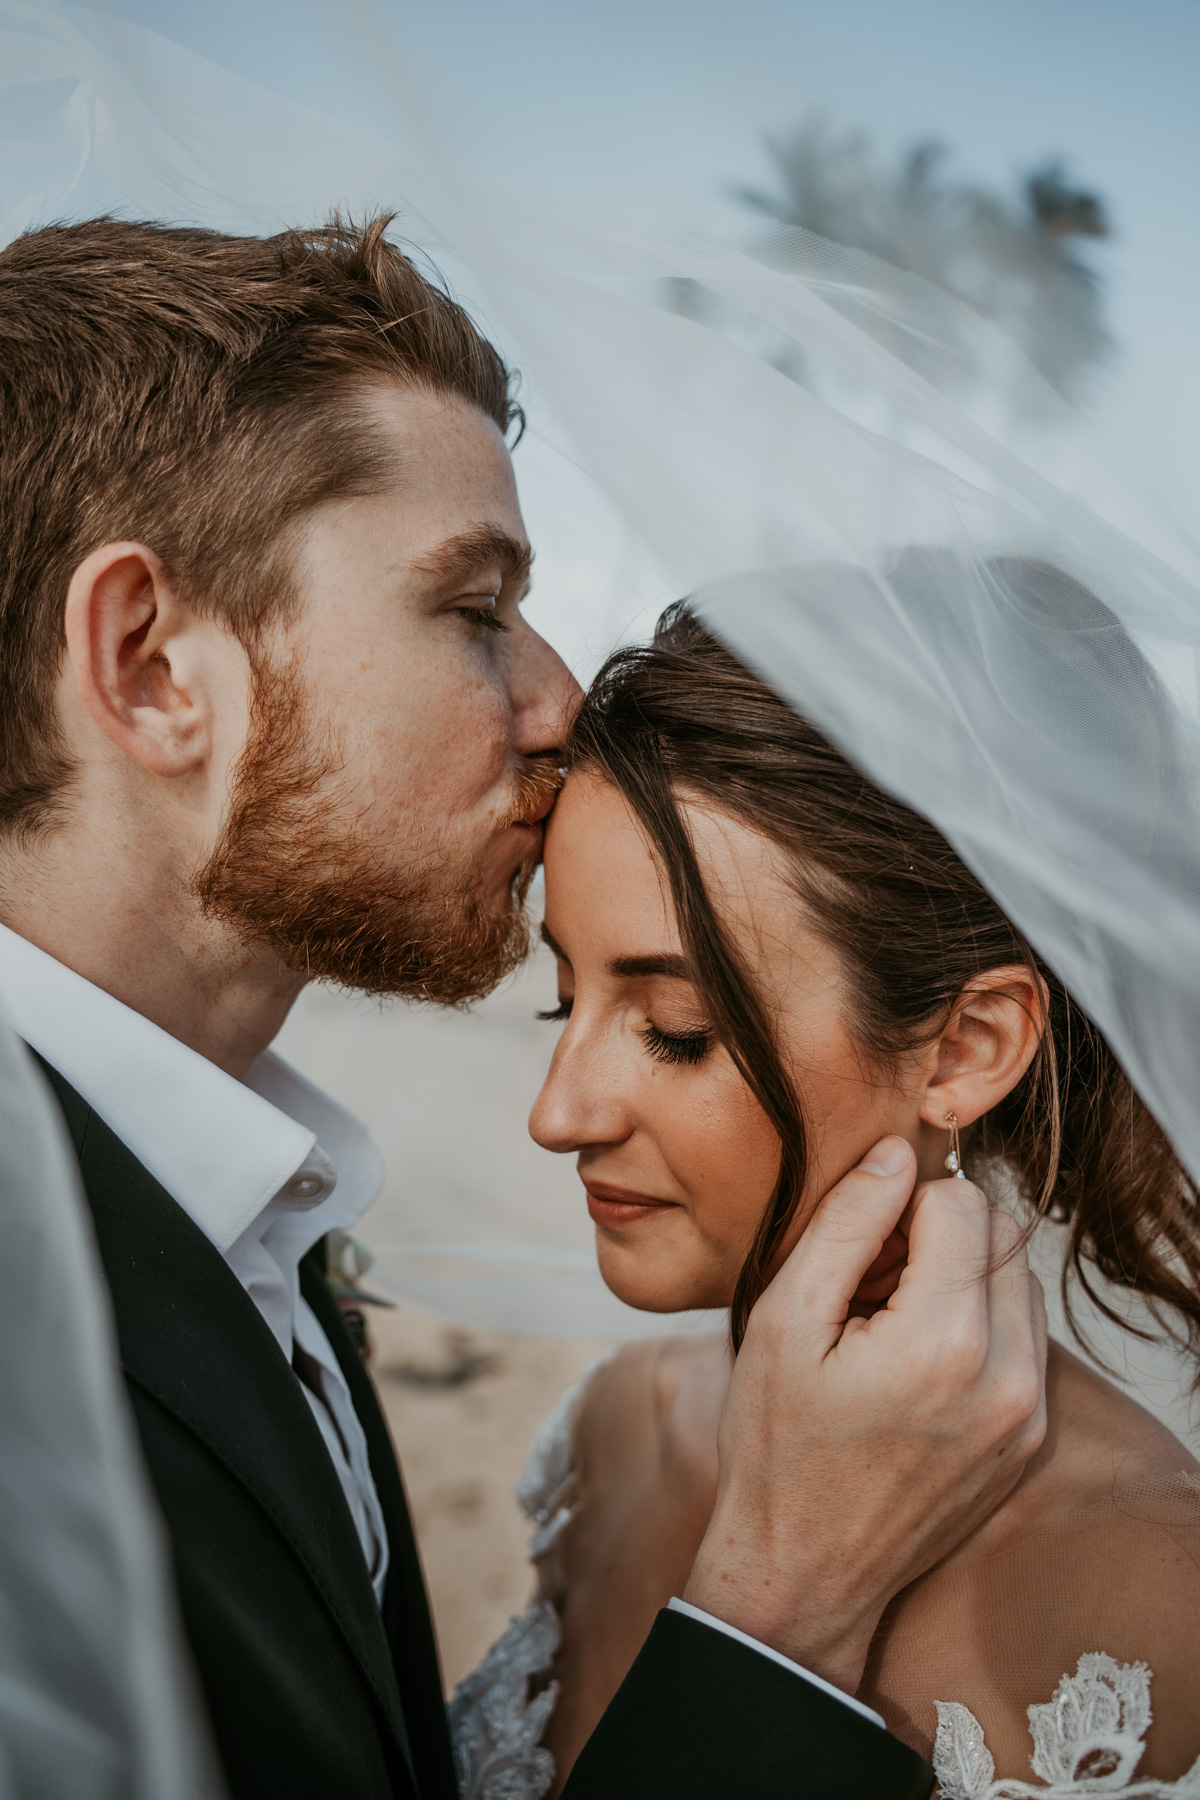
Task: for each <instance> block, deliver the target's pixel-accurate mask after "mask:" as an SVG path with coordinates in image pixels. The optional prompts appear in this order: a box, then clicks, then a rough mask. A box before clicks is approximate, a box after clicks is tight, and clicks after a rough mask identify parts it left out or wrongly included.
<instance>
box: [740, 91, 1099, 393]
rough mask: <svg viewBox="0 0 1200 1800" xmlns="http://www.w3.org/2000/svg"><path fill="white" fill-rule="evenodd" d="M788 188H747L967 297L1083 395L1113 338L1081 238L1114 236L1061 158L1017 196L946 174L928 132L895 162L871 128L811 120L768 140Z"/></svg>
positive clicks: (1050, 373) (790, 221)
mask: <svg viewBox="0 0 1200 1800" xmlns="http://www.w3.org/2000/svg"><path fill="white" fill-rule="evenodd" d="M767 146H768V149H769V151H770V154H771V158H772V161H773V162H774V164H775V171H776V175H777V181H778V185H777V186H776V187H775V188H773V189H764V188H741V189H739V190H738V191H737V197H738V198H739V199H741V200H742V201H743V202H744V203H745V204H746V205H747V206H750V207H752V208H754V210H755V211H757V212H760V213H764V214H766V215H767V216H768V217H769V218H771V219H774V220H777V221H779V222H780V223H782V224H785V225H793V226H799V227H801V228H802V229H803V230H805V231H811V232H816V233H818V234H819V235H820V236H822V237H827V238H832V239H833V240H834V241H835V242H836V243H840V244H846V245H850V246H851V247H853V248H855V249H859V250H864V251H867V252H869V253H870V254H871V255H873V256H877V257H880V258H881V259H882V260H883V261H885V262H888V263H891V264H893V265H894V266H896V267H898V268H901V269H904V270H907V271H908V272H909V273H911V274H915V275H920V276H923V277H925V278H926V279H927V280H929V281H931V282H934V283H935V284H936V285H937V286H938V287H941V288H945V289H947V290H948V291H949V292H951V293H953V294H956V295H958V296H959V297H960V298H961V299H963V300H965V301H966V302H967V303H968V304H969V305H971V306H972V307H974V308H975V309H976V310H977V311H978V312H980V313H982V314H983V315H984V316H985V317H986V318H989V319H991V320H994V322H995V323H996V324H997V325H998V326H999V327H1000V328H1001V329H1002V330H1003V331H1004V332H1005V333H1006V334H1007V335H1008V336H1009V337H1010V338H1012V339H1013V340H1014V341H1015V342H1016V343H1017V344H1019V345H1020V347H1021V349H1022V350H1023V351H1024V352H1025V354H1026V356H1027V357H1028V358H1029V359H1030V361H1031V362H1032V363H1033V364H1034V366H1035V367H1036V368H1037V369H1038V370H1039V371H1040V372H1041V374H1042V375H1043V376H1044V377H1045V378H1046V379H1047V380H1048V381H1049V382H1050V383H1051V384H1052V385H1053V386H1054V387H1055V388H1057V389H1058V391H1059V392H1060V393H1062V394H1064V395H1067V396H1068V397H1071V398H1075V397H1078V395H1079V394H1080V393H1081V391H1082V390H1083V388H1084V387H1085V386H1086V382H1087V377H1088V376H1089V375H1090V374H1091V373H1092V372H1093V371H1094V370H1095V368H1096V367H1097V365H1098V364H1099V363H1101V362H1102V361H1104V359H1105V358H1106V356H1107V355H1108V353H1109V351H1110V350H1111V348H1112V340H1111V338H1110V337H1109V334H1108V331H1107V329H1106V327H1105V323H1104V296H1103V289H1102V285H1101V281H1100V278H1099V276H1098V275H1097V273H1096V271H1095V270H1094V269H1093V268H1092V267H1091V265H1090V264H1089V262H1088V261H1087V260H1086V257H1085V256H1083V255H1081V254H1080V252H1079V245H1080V242H1081V240H1084V239H1088V238H1092V239H1094V238H1103V237H1107V236H1108V235H1109V222H1108V215H1107V212H1106V209H1105V206H1104V203H1103V201H1102V200H1101V199H1100V198H1099V196H1098V195H1096V194H1094V193H1090V192H1088V191H1086V190H1085V189H1082V188H1078V187H1075V186H1074V185H1072V183H1071V182H1070V181H1069V179H1068V176H1067V172H1066V169H1065V166H1064V164H1063V163H1062V162H1061V161H1057V160H1052V161H1047V162H1045V163H1043V164H1041V165H1040V166H1039V167H1038V168H1036V169H1034V170H1033V171H1031V173H1029V174H1028V175H1027V176H1026V177H1025V178H1024V180H1023V182H1022V183H1021V184H1020V187H1019V189H1018V191H1017V193H1016V195H1015V196H1011V197H1010V196H1008V195H1006V194H1002V193H999V192H996V191H994V190H991V189H988V188H985V187H982V186H980V185H978V184H976V183H972V182H964V181H959V180H955V179H953V178H952V177H951V176H949V175H948V174H947V173H946V172H945V162H946V151H945V148H944V146H942V145H941V144H939V143H937V142H935V141H933V140H923V141H921V142H918V143H916V144H914V145H912V146H911V147H910V148H909V149H908V150H907V151H906V152H904V154H903V155H902V156H901V157H900V158H899V160H898V162H897V163H896V164H895V165H894V166H892V167H888V166H886V165H884V164H882V163H880V162H879V161H878V160H877V158H876V157H875V155H874V152H873V149H872V146H871V143H870V140H869V139H868V138H867V137H866V136H865V135H864V134H863V133H861V132H850V133H846V134H844V135H841V136H838V135H837V134H835V133H833V132H831V131H830V130H829V129H828V127H827V126H826V125H825V124H824V123H823V122H822V121H821V120H810V121H808V122H807V123H806V124H804V125H802V126H800V127H799V129H798V130H796V131H794V132H791V133H789V134H788V135H786V136H783V137H774V136H773V137H769V138H768V139H767Z"/></svg>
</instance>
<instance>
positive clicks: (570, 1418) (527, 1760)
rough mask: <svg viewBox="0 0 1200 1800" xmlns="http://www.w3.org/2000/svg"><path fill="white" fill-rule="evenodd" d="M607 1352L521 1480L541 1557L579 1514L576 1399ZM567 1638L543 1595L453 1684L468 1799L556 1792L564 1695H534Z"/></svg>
mask: <svg viewBox="0 0 1200 1800" xmlns="http://www.w3.org/2000/svg"><path fill="white" fill-rule="evenodd" d="M610 1354H611V1353H610ZM607 1361H608V1357H607V1356H604V1357H601V1358H600V1359H599V1362H596V1363H593V1364H592V1366H591V1368H590V1369H588V1370H587V1371H586V1372H585V1373H584V1375H583V1377H582V1379H581V1380H579V1381H578V1382H576V1384H575V1386H574V1387H573V1388H569V1389H568V1391H567V1392H566V1393H565V1394H564V1395H563V1396H562V1399H561V1400H560V1401H559V1402H558V1404H557V1406H556V1407H555V1408H554V1411H553V1412H552V1413H551V1414H550V1416H549V1418H548V1419H547V1420H546V1422H545V1424H544V1425H543V1426H542V1428H541V1430H540V1431H539V1432H538V1434H537V1437H536V1439H535V1440H534V1445H533V1448H532V1450H531V1451H530V1452H529V1459H528V1461H527V1462H526V1464H525V1467H524V1469H523V1470H522V1471H521V1475H520V1477H519V1479H518V1481H517V1486H516V1496H517V1499H518V1501H519V1502H520V1505H521V1508H522V1510H523V1511H524V1513H525V1515H526V1517H527V1518H528V1519H529V1520H530V1521H531V1522H532V1524H533V1526H534V1531H533V1536H532V1537H531V1538H530V1540H529V1555H530V1558H531V1560H533V1561H534V1562H536V1561H537V1560H538V1559H539V1558H541V1557H544V1556H546V1555H548V1554H549V1552H550V1551H551V1550H552V1549H553V1548H554V1546H555V1544H556V1543H557V1542H558V1540H559V1538H560V1537H561V1536H562V1534H563V1532H564V1531H565V1530H566V1528H567V1526H568V1525H569V1524H570V1522H571V1520H572V1519H573V1518H574V1516H575V1508H574V1504H573V1490H574V1487H575V1471H574V1469H573V1468H572V1464H571V1445H572V1435H573V1430H574V1424H575V1408H576V1406H577V1404H578V1401H579V1397H580V1395H581V1394H582V1392H583V1390H584V1387H585V1386H586V1385H587V1382H588V1381H589V1380H590V1379H591V1377H592V1375H593V1374H594V1373H595V1371H596V1369H597V1368H599V1366H600V1363H602V1362H607ZM561 1639H562V1628H561V1626H560V1625H559V1622H558V1614H557V1613H556V1612H555V1610H554V1607H553V1606H552V1605H551V1604H550V1602H549V1601H548V1600H535V1601H534V1602H533V1605H532V1606H530V1607H529V1608H527V1610H526V1611H525V1612H523V1613H522V1614H521V1616H520V1618H519V1619H514V1620H513V1622H512V1624H511V1625H510V1626H509V1628H508V1630H507V1631H506V1632H505V1633H504V1636H503V1637H502V1638H500V1640H499V1641H498V1642H497V1643H495V1644H493V1646H492V1648H491V1649H490V1650H489V1651H488V1653H487V1656H486V1657H485V1658H484V1660H483V1661H482V1662H481V1663H480V1665H479V1667H478V1668H477V1669H476V1670H475V1671H474V1672H473V1673H472V1674H470V1675H468V1676H467V1679H466V1680H465V1681H463V1682H460V1683H459V1685H458V1687H457V1688H456V1689H455V1692H454V1698H453V1699H452V1700H451V1702H450V1705H449V1708H448V1709H447V1710H448V1715H449V1720H450V1739H451V1742H452V1744H453V1746H454V1760H455V1764H456V1766H457V1769H458V1786H459V1793H460V1794H461V1796H462V1800H543V1797H544V1795H546V1794H547V1793H549V1791H550V1788H551V1786H552V1785H553V1782H554V1758H553V1757H552V1756H551V1754H550V1752H549V1751H548V1750H545V1749H543V1748H542V1744H541V1737H542V1733H543V1732H544V1731H545V1729H546V1725H547V1723H548V1722H549V1719H550V1715H551V1713H552V1712H553V1711H554V1704H555V1701H556V1700H557V1699H558V1683H557V1682H556V1681H551V1682H549V1683H548V1684H547V1685H545V1686H543V1687H542V1688H541V1691H540V1692H538V1693H537V1694H536V1695H534V1697H533V1698H530V1691H531V1685H532V1684H533V1683H534V1682H535V1681H537V1680H539V1679H541V1680H544V1678H545V1677H546V1676H547V1675H548V1674H549V1671H550V1669H551V1667H552V1666H553V1663H554V1657H555V1653H556V1651H557V1650H558V1646H559V1643H560V1642H561Z"/></svg>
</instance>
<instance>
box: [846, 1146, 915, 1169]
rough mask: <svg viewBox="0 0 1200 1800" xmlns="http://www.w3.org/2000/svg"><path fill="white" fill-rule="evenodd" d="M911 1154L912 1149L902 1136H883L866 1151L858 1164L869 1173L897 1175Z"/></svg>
mask: <svg viewBox="0 0 1200 1800" xmlns="http://www.w3.org/2000/svg"><path fill="white" fill-rule="evenodd" d="M911 1155H912V1150H911V1149H910V1147H909V1145H908V1143H907V1141H906V1140H905V1139H904V1138H902V1137H889V1138H884V1139H883V1141H882V1142H881V1143H878V1144H876V1145H875V1147H874V1149H872V1150H868V1151H867V1154H866V1155H865V1156H864V1157H863V1159H862V1161H861V1162H860V1163H859V1165H858V1166H859V1168H860V1169H866V1171H867V1173H868V1174H870V1175H898V1174H899V1173H900V1171H901V1169H902V1168H904V1166H905V1164H906V1163H907V1162H908V1160H909V1158H910V1157H911Z"/></svg>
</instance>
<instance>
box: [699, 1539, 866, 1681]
mask: <svg viewBox="0 0 1200 1800" xmlns="http://www.w3.org/2000/svg"><path fill="white" fill-rule="evenodd" d="M710 1535H713V1534H712V1533H711V1531H710ZM799 1560H800V1559H797V1558H795V1557H792V1558H790V1559H789V1560H788V1563H787V1566H786V1567H783V1566H780V1565H778V1564H775V1563H774V1562H773V1561H772V1559H770V1558H769V1557H766V1556H754V1555H748V1556H745V1557H743V1556H741V1555H739V1554H738V1553H737V1543H736V1540H735V1538H734V1537H733V1536H732V1535H731V1534H730V1533H729V1532H727V1531H726V1532H722V1533H720V1534H719V1535H717V1536H716V1539H715V1542H713V1543H710V1542H709V1538H707V1537H706V1538H705V1541H704V1542H703V1543H702V1544H701V1546H700V1549H699V1551H698V1553H697V1556H696V1560H695V1562H694V1564H693V1565H692V1573H691V1576H690V1577H689V1580H688V1583H687V1586H686V1587H685V1588H684V1590H683V1593H682V1595H681V1598H682V1599H684V1600H686V1601H687V1602H688V1603H689V1605H691V1606H695V1607H698V1608H699V1609H700V1611H701V1612H706V1613H709V1614H711V1616H712V1617H713V1618H714V1619H720V1620H721V1621H722V1622H723V1623H724V1624H726V1625H732V1626H733V1627H734V1628H735V1629H736V1630H738V1631H741V1632H744V1633H745V1634H746V1636H747V1637H750V1638H753V1639H754V1640H755V1642H756V1643H759V1644H764V1645H765V1646H766V1647H767V1648H768V1649H771V1650H776V1651H778V1652H779V1654H780V1655H781V1656H786V1657H787V1658H788V1660H789V1661H790V1662H794V1663H797V1664H799V1666H800V1667H801V1668H802V1669H805V1670H807V1671H808V1672H809V1673H810V1674H812V1675H819V1676H820V1677H821V1679H822V1680H823V1681H827V1682H829V1683H830V1685H831V1686H833V1687H836V1688H840V1689H841V1691H842V1692H843V1693H845V1694H856V1693H857V1692H858V1689H859V1686H860V1685H861V1683H862V1677H863V1670H864V1668H865V1666H866V1660H867V1652H868V1650H869V1648H870V1644H871V1639H872V1637H873V1636H874V1634H875V1630H876V1627H877V1626H878V1624H879V1619H880V1616H881V1614H882V1611H883V1605H882V1604H875V1603H867V1604H864V1602H863V1599H862V1596H861V1594H851V1593H849V1592H847V1591H845V1590H844V1586H843V1585H842V1584H839V1583H838V1582H837V1581H836V1579H831V1576H830V1571H829V1570H828V1569H827V1568H825V1569H821V1570H816V1569H812V1570H805V1569H804V1568H803V1567H799V1566H797V1565H798V1562H799Z"/></svg>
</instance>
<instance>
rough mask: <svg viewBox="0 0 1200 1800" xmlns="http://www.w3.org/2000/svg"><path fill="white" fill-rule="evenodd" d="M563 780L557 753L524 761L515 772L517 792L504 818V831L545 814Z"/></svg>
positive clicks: (561, 767)
mask: <svg viewBox="0 0 1200 1800" xmlns="http://www.w3.org/2000/svg"><path fill="white" fill-rule="evenodd" d="M566 779H567V771H566V768H565V766H564V764H563V759H562V757H561V756H560V755H558V754H557V753H556V752H554V751H548V752H546V753H545V754H544V755H539V756H527V757H525V758H524V759H523V761H522V764H521V767H520V769H519V770H518V772H517V791H516V795H515V797H514V799H513V803H512V805H511V806H510V807H509V809H508V812H507V813H506V814H505V817H504V828H505V829H506V828H507V827H508V826H509V825H524V824H527V823H528V822H529V821H530V820H531V819H535V818H538V817H539V816H540V815H541V814H543V813H544V812H546V810H547V808H548V807H549V806H550V805H551V804H552V803H553V801H554V800H555V799H556V797H557V795H558V793H559V790H560V789H561V788H562V785H563V782H564V781H565V780H566Z"/></svg>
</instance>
